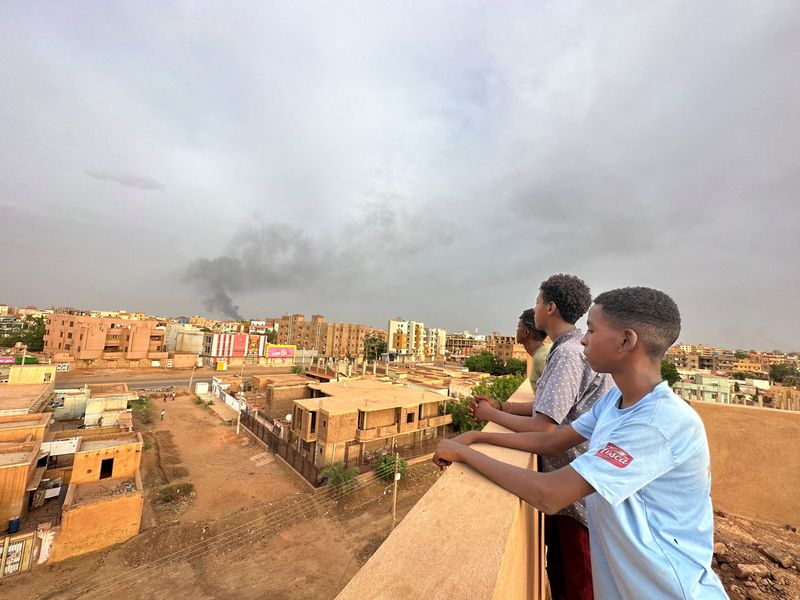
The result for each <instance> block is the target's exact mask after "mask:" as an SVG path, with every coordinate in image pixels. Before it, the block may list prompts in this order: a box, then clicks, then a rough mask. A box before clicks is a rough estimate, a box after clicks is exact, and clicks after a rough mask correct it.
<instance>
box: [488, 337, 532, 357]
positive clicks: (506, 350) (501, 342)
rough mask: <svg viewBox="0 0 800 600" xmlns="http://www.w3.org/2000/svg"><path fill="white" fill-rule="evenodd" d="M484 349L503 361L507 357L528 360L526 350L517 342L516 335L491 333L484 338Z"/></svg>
mask: <svg viewBox="0 0 800 600" xmlns="http://www.w3.org/2000/svg"><path fill="white" fill-rule="evenodd" d="M486 350H487V351H488V352H491V353H492V354H494V355H495V356H497V358H499V359H500V360H502V361H503V362H507V361H508V360H509V359H512V358H514V359H516V360H525V361H526V360H528V352H527V351H526V350H525V346H523V345H522V344H518V343H517V338H516V336H513V335H500V334H499V333H497V332H494V333H492V334H491V335H489V336H487V338H486Z"/></svg>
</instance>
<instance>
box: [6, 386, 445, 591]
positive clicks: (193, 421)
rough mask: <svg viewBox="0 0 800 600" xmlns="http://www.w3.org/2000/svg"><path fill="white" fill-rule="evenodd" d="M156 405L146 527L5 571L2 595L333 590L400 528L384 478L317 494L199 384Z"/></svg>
mask: <svg viewBox="0 0 800 600" xmlns="http://www.w3.org/2000/svg"><path fill="white" fill-rule="evenodd" d="M162 408H163V409H164V410H165V411H166V414H165V418H164V420H163V421H161V420H160V419H159V413H160V411H161V409H162ZM151 414H152V416H153V417H154V418H153V420H152V423H150V424H142V423H141V422H139V423H138V424H137V429H139V430H140V431H142V434H143V438H144V440H145V448H146V449H145V451H144V452H143V460H142V479H143V483H144V486H145V509H144V512H143V515H142V532H141V533H140V534H139V535H138V536H137V537H135V538H133V539H131V540H129V541H128V542H125V543H123V544H120V545H118V546H115V547H112V548H109V549H106V550H103V551H99V552H95V553H92V554H89V555H85V556H82V557H76V558H73V559H69V560H66V561H64V562H61V563H58V564H56V565H52V566H48V565H44V566H39V567H36V568H35V569H34V570H33V571H32V572H31V573H27V574H24V575H19V576H15V577H11V578H9V579H7V580H3V581H2V582H0V597H2V598H13V599H17V598H19V599H56V598H58V599H60V598H85V599H89V600H91V599H97V598H115V597H118V596H119V595H120V594H124V596H125V598H126V600H128V599H130V600H134V599H139V598H141V599H145V598H147V599H152V598H156V599H158V598H170V600H179V599H183V598H186V599H189V598H191V599H206V598H207V599H212V598H219V599H226V598H231V599H232V598H237V599H251V598H252V599H256V598H276V599H282V598H293V599H294V598H300V599H303V598H308V599H312V598H313V599H324V598H333V597H335V596H336V594H338V592H339V591H340V590H341V589H342V588H343V587H344V586H345V585H346V584H347V582H348V581H349V580H350V579H351V578H352V576H353V575H354V574H355V573H356V571H358V569H359V568H360V567H361V565H362V564H363V563H364V562H366V560H367V559H368V558H369V556H371V555H372V553H373V552H374V551H375V549H376V548H377V547H378V546H379V545H380V544H381V543H382V541H383V540H384V539H385V538H386V536H387V535H388V534H389V532H390V530H391V502H390V499H391V496H387V495H384V492H385V491H386V484H385V483H384V482H371V483H366V484H365V485H363V486H362V487H361V489H359V490H358V491H356V492H354V493H348V494H347V495H346V496H344V497H342V498H339V497H337V494H334V493H332V491H331V490H329V489H322V490H321V491H318V492H317V493H311V492H310V491H309V488H308V486H305V485H303V484H302V483H301V482H299V481H298V480H297V479H296V476H295V475H294V474H293V473H291V471H290V470H289V469H288V467H286V466H285V465H284V464H283V463H282V462H281V461H280V460H279V459H277V458H275V457H274V456H273V455H272V454H270V453H268V452H267V453H266V454H264V453H265V449H264V447H263V446H262V445H260V444H258V443H256V442H255V441H251V440H249V439H248V438H247V436H245V435H244V434H242V435H241V436H239V437H237V436H236V434H235V431H234V428H233V427H232V426H230V425H227V424H224V423H223V422H222V420H221V419H220V418H219V417H218V416H217V415H216V414H215V413H214V412H212V411H211V409H210V408H208V407H205V406H200V405H198V404H196V403H195V396H193V395H188V394H186V395H181V396H178V398H177V399H176V400H175V401H172V400H168V401H167V402H166V403H165V402H163V394H162V395H155V398H154V400H153V401H152V405H151ZM137 421H138V419H137ZM253 458H256V460H251V459H253ZM437 477H438V469H436V468H435V467H434V466H433V465H432V464H429V463H428V464H422V465H418V466H416V467H412V468H410V469H409V472H408V473H407V476H406V477H405V478H404V480H403V481H402V482H401V486H400V494H399V496H398V498H399V500H398V517H400V518H402V517H403V516H404V515H405V514H406V513H407V512H408V511H409V510H410V509H411V507H412V506H413V505H414V504H415V503H416V501H417V500H418V499H419V498H420V497H421V496H422V495H423V494H424V493H425V491H426V490H427V489H428V488H429V487H430V485H432V483H433V482H434V481H435V480H436V478H437ZM159 498H162V499H163V498H167V501H164V502H159ZM337 500H338V501H337Z"/></svg>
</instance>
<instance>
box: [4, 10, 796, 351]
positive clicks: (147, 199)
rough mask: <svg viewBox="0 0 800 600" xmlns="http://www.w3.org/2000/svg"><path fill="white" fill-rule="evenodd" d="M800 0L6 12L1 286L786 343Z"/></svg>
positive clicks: (97, 301)
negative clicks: (570, 285)
mask: <svg viewBox="0 0 800 600" xmlns="http://www.w3.org/2000/svg"><path fill="white" fill-rule="evenodd" d="M798 29H800V5H799V4H798V3H797V2H792V1H786V2H781V1H775V2H736V1H733V2H731V1H724V2H723V1H712V2H703V3H697V2H669V1H665V2H658V3H629V2H604V3H591V2H568V1H566V2H512V1H509V2H502V3H497V2H469V1H465V2H458V3H456V2H402V3H400V2H388V1H387V2H378V1H375V2H368V3H365V2H345V1H342V2H334V3H332V2H319V3H315V2H305V1H298V2H263V1H259V2H235V3H223V2H189V1H179V2H174V1H168V0H161V1H158V2H147V1H142V2H113V1H109V2H102V3H97V2H78V1H71V2H36V1H30V0H26V1H20V2H16V1H11V0H7V1H5V2H2V3H0V86H1V87H2V89H3V93H2V94H0V172H2V177H0V232H1V233H2V235H0V257H2V260H0V264H1V265H2V270H0V303H6V304H9V305H12V306H17V305H23V306H24V305H29V304H33V305H37V306H40V307H47V306H52V305H57V306H74V307H79V308H84V309H88V308H94V309H105V310H111V309H126V310H130V311H144V312H147V313H151V314H159V315H173V316H176V315H190V314H203V315H207V316H210V317H217V318H221V317H225V316H234V315H240V316H242V317H244V318H252V319H255V318H262V317H272V316H280V315H281V314H284V313H305V314H306V315H310V314H312V313H321V314H324V315H325V316H326V318H327V319H328V320H335V321H348V322H360V323H364V324H368V325H376V326H382V327H385V326H386V323H387V322H388V320H389V319H392V318H397V317H403V318H405V319H409V320H416V321H423V322H425V323H426V325H429V326H432V327H444V328H445V329H447V330H448V331H463V330H465V329H470V330H473V331H474V330H475V329H477V330H478V331H479V332H481V333H488V332H490V331H494V330H497V331H501V332H504V333H507V334H511V333H512V332H513V331H514V329H515V326H516V321H517V317H518V315H519V313H520V312H521V311H522V310H523V309H525V308H528V307H530V306H532V305H533V303H534V300H535V296H536V291H537V288H538V286H539V283H540V282H541V281H542V280H544V279H545V278H547V277H548V276H549V275H551V274H553V273H560V272H567V273H573V274H576V275H578V276H580V277H581V278H582V279H584V280H585V281H586V282H587V283H588V284H589V286H590V287H591V289H592V292H593V293H595V294H597V293H600V292H602V291H605V290H608V289H612V288H616V287H621V286H628V285H646V286H651V287H656V288H658V289H662V290H664V291H665V292H667V293H668V294H670V295H671V296H672V297H673V298H674V299H675V301H676V302H677V303H678V306H679V307H680V309H681V314H682V318H683V330H682V333H681V337H680V341H682V342H684V343H706V344H712V345H720V346H726V347H731V348H743V349H751V348H752V349H762V350H771V349H778V348H780V349H783V350H787V351H788V350H800V319H798V315H797V306H798V298H800V234H799V233H798V232H800V204H799V203H798V201H800V197H798V192H799V191H800V101H799V100H798V99H799V98H800V36H798V35H797V31H798Z"/></svg>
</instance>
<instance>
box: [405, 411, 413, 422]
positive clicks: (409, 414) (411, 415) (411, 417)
mask: <svg viewBox="0 0 800 600" xmlns="http://www.w3.org/2000/svg"><path fill="white" fill-rule="evenodd" d="M413 422H414V413H413V412H410V413H408V414H407V415H406V423H413Z"/></svg>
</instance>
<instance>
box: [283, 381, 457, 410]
mask: <svg viewBox="0 0 800 600" xmlns="http://www.w3.org/2000/svg"><path fill="white" fill-rule="evenodd" d="M311 388H312V389H315V390H319V391H321V392H322V393H323V394H325V395H326V396H328V397H322V398H309V399H306V400H295V404H299V405H300V406H301V407H302V408H304V409H306V410H318V409H320V408H321V409H323V410H325V412H327V413H328V414H347V413H351V412H355V411H357V410H363V411H366V412H373V411H377V410H386V409H388V408H401V407H402V408H405V407H410V406H418V405H419V404H425V403H428V402H442V401H443V400H444V398H443V396H442V395H440V394H436V393H434V392H428V391H425V390H421V389H418V388H417V389H410V388H408V387H406V386H405V385H394V384H391V383H386V382H382V381H375V380H366V379H350V380H347V381H339V382H334V381H332V382H330V383H312V384H311Z"/></svg>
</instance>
